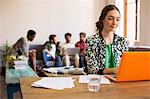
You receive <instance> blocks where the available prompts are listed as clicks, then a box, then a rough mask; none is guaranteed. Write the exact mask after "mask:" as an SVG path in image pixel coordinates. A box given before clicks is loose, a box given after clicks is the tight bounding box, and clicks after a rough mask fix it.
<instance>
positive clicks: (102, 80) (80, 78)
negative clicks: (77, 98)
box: [79, 75, 110, 84]
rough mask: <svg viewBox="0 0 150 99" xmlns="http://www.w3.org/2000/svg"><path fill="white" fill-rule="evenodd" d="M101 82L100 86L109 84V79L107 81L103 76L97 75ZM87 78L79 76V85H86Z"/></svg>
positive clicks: (86, 76)
mask: <svg viewBox="0 0 150 99" xmlns="http://www.w3.org/2000/svg"><path fill="white" fill-rule="evenodd" d="M99 76H100V79H101V82H100V84H110V81H109V79H107V78H106V77H105V76H104V75H99ZM89 77H90V76H88V75H81V76H80V77H79V83H88V82H89Z"/></svg>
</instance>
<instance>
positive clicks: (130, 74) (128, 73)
mask: <svg viewBox="0 0 150 99" xmlns="http://www.w3.org/2000/svg"><path fill="white" fill-rule="evenodd" d="M106 77H107V78H109V79H111V80H113V81H115V82H124V81H140V80H150V52H146V51H145V52H124V53H123V55H122V60H121V63H120V66H119V71H118V74H117V77H113V76H111V75H106Z"/></svg>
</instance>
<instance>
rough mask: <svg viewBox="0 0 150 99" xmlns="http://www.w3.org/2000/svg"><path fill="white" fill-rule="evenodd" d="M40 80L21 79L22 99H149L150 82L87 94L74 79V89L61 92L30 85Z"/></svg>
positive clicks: (140, 82)
mask: <svg viewBox="0 0 150 99" xmlns="http://www.w3.org/2000/svg"><path fill="white" fill-rule="evenodd" d="M39 79H40V78H21V79H20V86H21V92H22V96H23V99H150V81H139V82H123V83H114V82H111V84H110V85H101V86H100V88H101V89H100V91H99V92H96V93H92V92H89V91H88V89H87V84H79V83H78V78H77V77H76V81H75V87H74V88H72V89H64V90H61V91H58V90H51V89H44V88H34V87H30V85H31V84H32V83H33V82H34V81H37V80H39Z"/></svg>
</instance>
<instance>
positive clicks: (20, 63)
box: [14, 60, 28, 69]
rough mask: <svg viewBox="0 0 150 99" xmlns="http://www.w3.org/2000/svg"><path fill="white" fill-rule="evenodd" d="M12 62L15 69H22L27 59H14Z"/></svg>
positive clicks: (26, 63)
mask: <svg viewBox="0 0 150 99" xmlns="http://www.w3.org/2000/svg"><path fill="white" fill-rule="evenodd" d="M14 64H15V65H14V67H15V69H24V68H26V66H27V65H28V60H16V61H14Z"/></svg>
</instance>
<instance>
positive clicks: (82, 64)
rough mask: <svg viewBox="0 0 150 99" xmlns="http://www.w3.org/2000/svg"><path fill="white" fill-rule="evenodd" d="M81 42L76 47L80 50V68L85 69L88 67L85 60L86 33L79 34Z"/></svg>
mask: <svg viewBox="0 0 150 99" xmlns="http://www.w3.org/2000/svg"><path fill="white" fill-rule="evenodd" d="M79 36H80V40H79V41H78V42H77V43H76V44H75V47H78V48H80V54H79V57H80V59H79V67H80V68H82V67H85V66H86V60H85V55H84V53H85V39H86V33H84V32H81V33H80V34H79Z"/></svg>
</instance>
